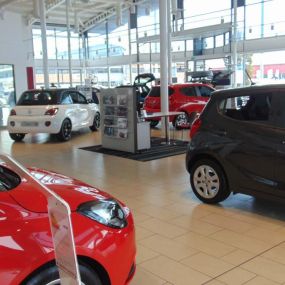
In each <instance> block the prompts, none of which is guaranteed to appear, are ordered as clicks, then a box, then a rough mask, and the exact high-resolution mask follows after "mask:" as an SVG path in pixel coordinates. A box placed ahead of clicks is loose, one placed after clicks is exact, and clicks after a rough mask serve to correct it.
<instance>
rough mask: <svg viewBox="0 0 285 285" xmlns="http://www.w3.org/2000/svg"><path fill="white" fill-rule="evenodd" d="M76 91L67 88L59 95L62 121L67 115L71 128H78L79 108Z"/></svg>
mask: <svg viewBox="0 0 285 285" xmlns="http://www.w3.org/2000/svg"><path fill="white" fill-rule="evenodd" d="M77 100H78V99H77V96H76V92H74V91H72V90H67V91H65V92H63V93H62V95H61V102H60V108H61V109H62V121H63V120H64V119H65V118H66V117H68V118H69V119H70V120H71V123H72V128H73V129H76V128H78V124H79V120H78V118H79V108H78V104H77Z"/></svg>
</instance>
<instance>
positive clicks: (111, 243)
mask: <svg viewBox="0 0 285 285" xmlns="http://www.w3.org/2000/svg"><path fill="white" fill-rule="evenodd" d="M82 218H83V219H84V221H83V222H84V225H85V227H86V231H85V232H88V235H86V236H85V237H84V240H82V243H81V242H79V237H80V235H78V234H77V227H74V235H75V243H76V250H77V254H78V255H81V256H85V257H88V258H90V259H92V260H96V262H98V263H99V264H100V265H101V266H102V267H103V268H104V269H105V270H106V272H107V273H108V276H109V279H110V283H111V284H112V285H127V284H129V283H130V281H131V280H132V278H133V276H134V273H135V270H136V264H135V256H136V245H135V228H134V223H133V218H132V215H130V216H129V217H128V225H127V227H126V228H124V229H120V230H117V229H110V228H107V227H102V225H101V226H99V227H97V226H95V227H94V224H97V223H95V222H94V221H93V220H91V219H90V218H87V217H83V216H82V215H81V214H78V213H73V214H72V220H73V222H74V225H80V224H81V225H82ZM79 220H80V221H81V223H78V222H79ZM102 228H105V230H104V229H102ZM80 232H81V233H82V229H81V230H80ZM86 245H89V246H88V247H87V246H86ZM92 247H93V248H92ZM94 269H95V270H96V268H94Z"/></svg>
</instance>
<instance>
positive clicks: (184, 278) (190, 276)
mask: <svg viewBox="0 0 285 285" xmlns="http://www.w3.org/2000/svg"><path fill="white" fill-rule="evenodd" d="M141 266H142V267H143V268H144V269H146V270H148V271H150V272H152V273H155V274H156V275H157V276H158V277H160V278H162V279H164V280H168V281H169V282H170V283H173V284H175V285H189V284H191V285H201V284H203V283H204V282H206V281H207V280H210V277H209V276H206V275H204V274H202V273H200V272H198V271H196V270H193V269H191V268H189V267H187V266H185V265H182V264H181V263H178V262H175V261H173V260H172V259H169V258H167V257H163V256H160V257H157V258H154V259H152V260H150V261H147V262H144V263H142V264H141Z"/></svg>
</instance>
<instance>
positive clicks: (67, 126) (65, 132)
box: [57, 119, 72, 141]
mask: <svg viewBox="0 0 285 285" xmlns="http://www.w3.org/2000/svg"><path fill="white" fill-rule="evenodd" d="M71 130H72V125H71V121H70V120H69V119H64V121H63V122H62V125H61V128H60V131H59V133H58V134H57V138H58V139H59V140H61V141H68V140H69V139H70V138H71Z"/></svg>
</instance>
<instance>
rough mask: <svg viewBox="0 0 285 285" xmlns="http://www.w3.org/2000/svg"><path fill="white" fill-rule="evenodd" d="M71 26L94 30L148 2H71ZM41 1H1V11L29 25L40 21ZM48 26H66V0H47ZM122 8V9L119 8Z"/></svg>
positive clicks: (105, 0)
mask: <svg viewBox="0 0 285 285" xmlns="http://www.w3.org/2000/svg"><path fill="white" fill-rule="evenodd" d="M69 1H70V2H71V7H70V24H71V25H73V26H77V25H79V26H80V29H81V30H87V29H89V28H92V27H93V26H94V25H96V24H97V23H99V22H102V21H103V20H104V19H106V18H107V17H109V16H111V15H116V14H117V13H118V14H119V12H117V11H120V9H121V10H124V9H127V8H129V7H130V6H132V5H134V3H133V2H135V4H136V5H139V4H140V3H143V2H145V1H146V0H137V1H133V0H69ZM38 3H39V0H0V10H1V12H2V14H4V15H5V11H12V12H16V13H20V14H22V15H23V17H24V18H25V19H26V20H27V23H28V24H33V23H35V22H38V21H39V10H38V7H39V4H38ZM45 3H46V11H47V24H62V25H65V24H66V0H45ZM119 6H120V8H118V7H119Z"/></svg>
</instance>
